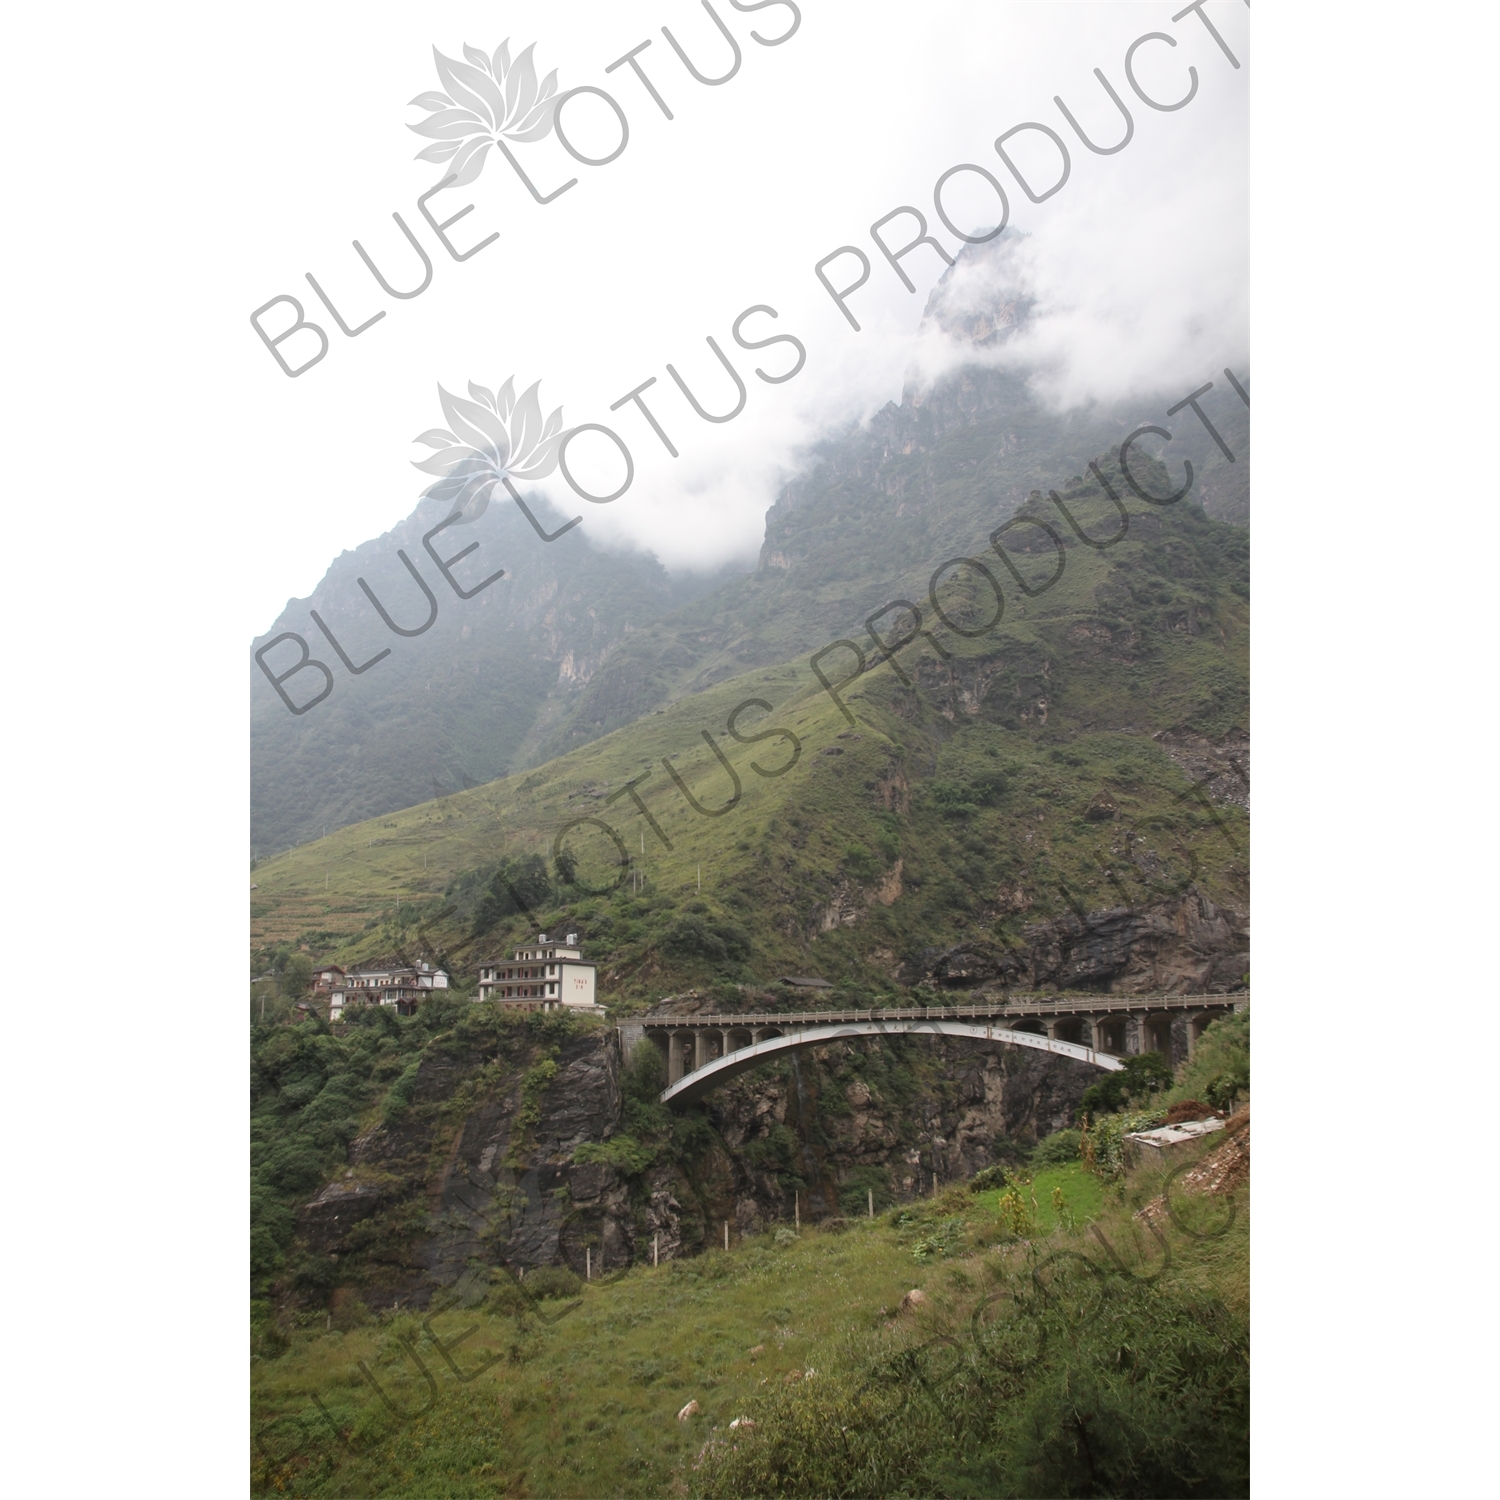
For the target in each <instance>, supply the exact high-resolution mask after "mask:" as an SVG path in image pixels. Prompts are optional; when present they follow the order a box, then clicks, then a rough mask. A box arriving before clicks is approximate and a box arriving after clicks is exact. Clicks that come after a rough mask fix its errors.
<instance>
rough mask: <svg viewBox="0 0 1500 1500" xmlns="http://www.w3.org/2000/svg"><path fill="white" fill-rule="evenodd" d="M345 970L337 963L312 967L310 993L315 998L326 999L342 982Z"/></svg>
mask: <svg viewBox="0 0 1500 1500" xmlns="http://www.w3.org/2000/svg"><path fill="white" fill-rule="evenodd" d="M344 979H345V971H344V970H343V969H341V968H340V967H339V966H338V965H337V964H324V965H323V967H322V968H321V969H314V970H313V974H312V993H313V998H314V999H315V1000H326V999H328V997H329V996H330V995H331V994H332V993H333V992H334V991H335V990H336V989H338V987H339V986H340V985H341V984H343V983H344Z"/></svg>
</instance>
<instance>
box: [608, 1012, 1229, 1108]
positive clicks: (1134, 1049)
mask: <svg viewBox="0 0 1500 1500" xmlns="http://www.w3.org/2000/svg"><path fill="white" fill-rule="evenodd" d="M1249 1003H1250V996H1249V994H1248V993H1246V992H1241V993H1239V994H1233V995H1089V996H1066V995H1064V996H1046V997H1041V996H1031V997H1019V996H1014V995H1012V996H1009V997H1007V998H1004V999H1002V1000H999V1001H996V1002H994V1003H992V1004H989V1005H957V1006H914V1007H907V1008H897V1009H890V1010H827V1011H791V1012H767V1011H761V1012H758V1013H752V1014H748V1015H673V1016H666V1015H663V1016H651V1015H647V1016H644V1017H642V1018H641V1019H640V1020H638V1021H629V1022H626V1023H624V1024H623V1025H621V1026H620V1028H619V1031H620V1044H621V1050H622V1052H623V1054H624V1056H625V1057H626V1058H627V1059H628V1058H629V1057H630V1055H631V1053H632V1052H634V1050H635V1048H636V1047H637V1046H638V1045H639V1044H640V1043H641V1042H642V1041H649V1042H651V1043H652V1044H653V1045H655V1046H656V1047H658V1048H659V1049H660V1050H661V1052H662V1053H663V1054H664V1056H665V1057H666V1060H667V1087H666V1089H665V1091H664V1092H663V1093H662V1096H661V1098H662V1102H663V1103H664V1104H691V1103H694V1102H696V1101H697V1100H698V1099H701V1098H702V1097H703V1096H704V1095H705V1094H706V1093H708V1092H709V1090H710V1089H712V1088H714V1087H715V1086H716V1085H718V1084H720V1083H723V1082H724V1081H725V1080H727V1079H729V1078H733V1077H734V1076H735V1075H736V1074H739V1073H744V1072H747V1071H748V1070H749V1069H751V1068H755V1067H759V1066H760V1064H761V1063H763V1062H766V1061H768V1060H769V1059H770V1058H773V1057H776V1056H779V1055H780V1054H782V1053H785V1052H792V1051H800V1050H802V1049H804V1048H807V1047H820V1046H824V1045H826V1044H827V1043H829V1042H836V1041H844V1040H848V1039H849V1038H852V1037H862V1036H954V1037H964V1038H967V1039H969V1040H971V1041H991V1042H1006V1043H1009V1044H1010V1045H1011V1046H1016V1047H1030V1048H1033V1049H1035V1050H1038V1051H1043V1052H1051V1053H1053V1054H1055V1055H1057V1056H1060V1057H1069V1058H1072V1059H1074V1060H1075V1061H1077V1062H1082V1063H1087V1064H1089V1065H1091V1066H1093V1067H1096V1068H1103V1069H1105V1070H1107V1071H1118V1070H1119V1069H1120V1068H1122V1067H1123V1066H1124V1063H1123V1062H1122V1061H1121V1059H1122V1058H1124V1057H1128V1056H1132V1055H1134V1054H1137V1053H1142V1052H1160V1053H1162V1054H1163V1055H1164V1056H1165V1057H1166V1058H1167V1059H1168V1060H1169V1061H1171V1062H1173V1063H1174V1064H1175V1063H1177V1062H1179V1061H1183V1060H1185V1059H1187V1058H1190V1057H1191V1056H1192V1055H1193V1050H1194V1048H1195V1046H1196V1044H1197V1041H1198V1038H1199V1037H1200V1036H1202V1034H1203V1029H1204V1027H1206V1026H1207V1025H1208V1024H1209V1022H1210V1021H1214V1020H1217V1019H1218V1018H1219V1017H1220V1016H1224V1015H1230V1014H1232V1013H1233V1012H1235V1011H1237V1010H1244V1009H1245V1008H1246V1007H1248V1005H1249Z"/></svg>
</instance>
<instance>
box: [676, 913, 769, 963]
mask: <svg viewBox="0 0 1500 1500" xmlns="http://www.w3.org/2000/svg"><path fill="white" fill-rule="evenodd" d="M662 946H663V947H664V948H669V949H672V950H673V951H674V952H677V953H683V954H687V955H688V956H689V957H694V958H706V959H709V960H710V961H711V962H713V963H725V962H735V961H739V960H741V959H746V958H749V957H750V934H749V933H748V932H746V931H745V929H744V928H743V927H741V926H740V925H739V923H738V922H732V921H730V920H729V918H727V917H714V916H699V915H696V914H692V915H687V916H681V917H678V918H677V920H676V921H675V922H673V923H672V925H671V926H670V927H669V928H668V929H667V931H666V934H665V936H664V937H663V938H662Z"/></svg>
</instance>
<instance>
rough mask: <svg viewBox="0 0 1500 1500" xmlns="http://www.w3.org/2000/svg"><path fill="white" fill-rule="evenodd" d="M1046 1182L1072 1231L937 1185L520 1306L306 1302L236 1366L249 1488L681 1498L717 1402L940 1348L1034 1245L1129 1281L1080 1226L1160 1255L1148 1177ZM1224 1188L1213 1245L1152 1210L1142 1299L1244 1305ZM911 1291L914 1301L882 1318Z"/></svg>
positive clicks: (756, 1410) (1045, 1191) (1137, 1252)
mask: <svg viewBox="0 0 1500 1500" xmlns="http://www.w3.org/2000/svg"><path fill="white" fill-rule="evenodd" d="M1054 1186H1057V1187H1061V1188H1062V1189H1063V1193H1064V1197H1065V1199H1066V1201H1067V1202H1068V1204H1069V1205H1070V1207H1071V1208H1072V1209H1073V1212H1074V1215H1075V1224H1074V1227H1073V1228H1072V1229H1071V1230H1070V1229H1066V1228H1063V1227H1060V1226H1057V1225H1056V1224H1055V1223H1053V1224H1052V1225H1051V1227H1050V1228H1047V1227H1046V1225H1045V1221H1044V1226H1043V1229H1042V1230H1041V1231H1040V1232H1039V1235H1040V1237H1036V1236H1034V1237H1033V1238H1032V1240H1031V1241H1029V1242H1022V1241H1018V1240H1016V1239H1015V1238H1014V1236H1012V1235H1010V1234H1008V1232H1007V1230H1006V1228H1005V1225H1004V1223H1003V1222H1002V1220H1001V1218H1000V1217H999V1216H998V1215H997V1213H996V1203H995V1202H994V1201H992V1200H995V1199H998V1196H999V1195H998V1194H992V1193H984V1194H971V1193H969V1192H968V1191H967V1189H966V1187H964V1186H963V1185H957V1186H955V1187H951V1188H949V1189H947V1190H945V1191H944V1192H943V1193H941V1194H939V1195H938V1197H936V1198H934V1199H928V1200H922V1201H920V1202H918V1203H914V1204H908V1205H905V1206H904V1207H903V1208H901V1209H896V1210H892V1211H890V1212H888V1213H886V1214H884V1215H882V1216H881V1217H879V1218H877V1219H875V1220H874V1221H868V1220H851V1221H850V1222H849V1223H848V1224H847V1225H844V1226H842V1227H841V1228H815V1227H804V1229H803V1231H802V1233H801V1235H800V1237H798V1238H790V1237H789V1234H790V1231H789V1230H787V1229H784V1230H783V1231H782V1233H781V1234H780V1236H779V1237H778V1236H777V1235H764V1236H760V1237H758V1238H755V1239H750V1240H745V1241H740V1242H736V1243H735V1244H734V1245H733V1248H732V1249H731V1250H730V1252H729V1253H727V1254H726V1253H725V1252H723V1251H722V1250H714V1251H710V1252H707V1253H705V1254H704V1255H701V1256H699V1257H697V1258H695V1259H691V1260H679V1261H674V1262H670V1263H668V1264H666V1265H663V1266H661V1267H659V1268H649V1267H644V1268H635V1269H632V1270H630V1271H629V1272H627V1273H625V1274H624V1275H621V1276H619V1277H616V1278H613V1279H611V1280H609V1281H608V1282H605V1283H599V1282H595V1283H593V1284H591V1285H589V1286H587V1287H585V1288H584V1289H583V1290H582V1291H581V1293H580V1295H579V1296H578V1297H577V1298H575V1299H571V1300H568V1301H557V1300H548V1301H547V1302H544V1303H542V1304H540V1305H538V1306H537V1307H535V1308H532V1307H531V1306H530V1305H529V1304H526V1303H525V1302H524V1300H523V1299H522V1298H521V1297H520V1295H519V1292H518V1289H517V1288H516V1287H515V1285H514V1284H513V1283H509V1282H508V1281H507V1282H505V1283H497V1284H496V1285H495V1289H494V1290H491V1291H490V1292H489V1293H488V1295H487V1296H485V1295H484V1293H485V1283H484V1281H483V1274H482V1273H481V1275H480V1277H479V1278H478V1279H477V1282H476V1286H475V1290H474V1293H473V1294H472V1295H471V1296H470V1297H469V1298H468V1299H467V1300H471V1301H473V1300H475V1299H476V1298H477V1297H478V1296H484V1300H483V1301H482V1302H479V1304H478V1305H477V1306H475V1307H474V1308H473V1310H466V1309H464V1308H462V1307H453V1308H450V1309H449V1310H446V1311H443V1312H439V1313H437V1314H435V1315H434V1316H433V1317H432V1318H431V1319H430V1320H429V1321H428V1323H427V1324H426V1325H425V1327H424V1325H423V1323H422V1322H420V1321H419V1319H418V1317H417V1316H416V1315H414V1314H410V1313H402V1312H397V1313H395V1314H393V1315H391V1316H390V1317H388V1318H387V1319H386V1320H384V1321H382V1322H373V1321H365V1322H362V1323H360V1324H359V1325H358V1326H354V1327H350V1328H348V1329H347V1330H346V1331H340V1330H338V1329H330V1328H328V1327H326V1326H325V1319H324V1315H323V1314H318V1315H307V1316H306V1317H305V1318H304V1321H305V1322H306V1323H307V1324H308V1325H309V1326H306V1327H303V1328H299V1329H296V1330H293V1331H292V1332H291V1334H290V1342H289V1345H288V1347H287V1348H286V1349H285V1351H284V1352H283V1353H281V1354H280V1355H279V1357H276V1358H263V1359H257V1360H256V1361H255V1362H254V1364H253V1368H252V1404H253V1431H254V1433H255V1434H257V1441H256V1443H255V1445H254V1446H253V1448H252V1454H251V1464H252V1478H253V1488H254V1490H255V1491H256V1492H258V1493H274V1492H280V1493H285V1494H291V1495H330V1496H332V1495H386V1494H389V1495H419V1494H420V1495H430V1494H443V1495H454V1496H457V1495H501V1494H525V1495H533V1496H585V1495H586V1496H597V1495H651V1496H656V1495H662V1494H669V1493H679V1494H680V1493H683V1492H684V1490H685V1489H686V1488H688V1487H690V1486H696V1485H699V1484H701V1483H703V1482H706V1481H705V1479H704V1476H705V1475H708V1476H709V1478H710V1479H711V1471H712V1463H710V1466H709V1468H708V1469H706V1470H699V1469H696V1468H695V1467H694V1465H695V1463H697V1462H699V1461H700V1459H701V1458H702V1455H703V1450H704V1447H705V1444H707V1443H708V1442H709V1441H710V1439H711V1438H715V1437H717V1439H718V1440H719V1441H720V1442H722V1440H723V1439H724V1437H725V1435H726V1434H727V1433H728V1432H729V1430H730V1429H729V1423H730V1422H732V1421H733V1420H735V1419H736V1418H738V1417H744V1416H752V1415H753V1416H756V1419H757V1421H758V1423H759V1424H760V1427H761V1428H762V1429H764V1430H765V1433H766V1436H767V1438H768V1440H769V1439H770V1438H772V1437H774V1430H773V1429H774V1428H775V1423H776V1422H777V1421H778V1420H782V1418H779V1417H778V1415H777V1413H778V1412H783V1411H784V1409H785V1408H786V1405H787V1403H788V1402H792V1403H795V1402H797V1401H800V1400H802V1399H803V1393H806V1397H807V1399H808V1400H813V1399H815V1397H814V1393H815V1392H817V1391H818V1390H819V1383H820V1382H825V1383H827V1382H833V1383H836V1382H839V1381H844V1382H846V1383H847V1382H848V1381H851V1380H855V1379H856V1377H860V1378H862V1377H863V1375H867V1374H868V1372H869V1371H870V1370H871V1369H873V1368H875V1366H876V1364H879V1362H881V1361H885V1362H887V1363H888V1362H889V1361H890V1360H891V1359H892V1358H893V1357H894V1356H896V1355H898V1354H900V1353H901V1352H902V1351H910V1350H912V1349H915V1348H917V1347H918V1346H924V1347H925V1346H926V1344H927V1343H928V1342H930V1341H931V1340H932V1339H933V1338H935V1337H936V1338H939V1339H945V1338H946V1339H948V1340H949V1341H950V1342H951V1341H952V1339H953V1338H954V1337H955V1336H956V1334H957V1333H959V1332H961V1331H962V1329H963V1328H964V1327H968V1326H969V1324H970V1321H971V1319H970V1314H971V1313H972V1312H973V1310H974V1309H975V1308H976V1307H977V1306H978V1304H979V1303H980V1302H981V1301H982V1300H983V1299H984V1298H985V1297H986V1296H987V1295H991V1300H992V1294H991V1293H990V1291H989V1289H992V1288H994V1287H996V1286H999V1285H1001V1284H1003V1283H1005V1281H1006V1278H1007V1277H1010V1278H1014V1277H1015V1276H1020V1277H1022V1279H1023V1281H1024V1280H1025V1278H1026V1277H1027V1276H1029V1275H1030V1270H1031V1269H1032V1268H1035V1267H1036V1266H1038V1265H1040V1264H1045V1257H1046V1256H1047V1255H1048V1254H1051V1253H1052V1252H1054V1251H1057V1250H1068V1251H1072V1252H1075V1254H1085V1253H1086V1254H1088V1255H1090V1256H1091V1258H1093V1259H1095V1260H1096V1261H1098V1262H1099V1263H1100V1265H1101V1266H1102V1267H1103V1268H1104V1271H1105V1272H1107V1274H1108V1275H1109V1276H1111V1277H1114V1278H1118V1279H1119V1280H1120V1282H1121V1285H1125V1284H1127V1283H1129V1276H1122V1275H1121V1272H1120V1270H1119V1269H1118V1267H1115V1266H1112V1265H1111V1262H1110V1258H1109V1256H1108V1255H1106V1253H1105V1251H1104V1250H1103V1249H1102V1248H1101V1246H1102V1244H1103V1241H1101V1240H1098V1239H1097V1238H1096V1229H1095V1228H1091V1227H1089V1226H1091V1225H1092V1226H1096V1228H1097V1232H1098V1233H1099V1234H1102V1235H1103V1236H1104V1237H1105V1239H1107V1240H1108V1242H1109V1244H1110V1246H1111V1247H1112V1253H1113V1254H1114V1255H1115V1256H1116V1257H1118V1259H1119V1262H1120V1264H1122V1265H1123V1266H1124V1267H1125V1268H1126V1270H1127V1271H1130V1272H1134V1273H1135V1274H1136V1275H1137V1276H1149V1275H1150V1274H1151V1273H1152V1272H1154V1271H1155V1270H1157V1269H1159V1264H1160V1259H1161V1252H1160V1251H1159V1249H1157V1248H1156V1246H1155V1243H1154V1242H1152V1241H1150V1240H1149V1239H1147V1238H1146V1237H1143V1236H1142V1235H1141V1234H1140V1233H1139V1231H1138V1227H1137V1230H1136V1232H1134V1233H1133V1232H1132V1224H1133V1223H1134V1222H1135V1221H1134V1220H1133V1219H1132V1214H1133V1212H1134V1209H1135V1208H1136V1207H1137V1206H1139V1203H1140V1202H1144V1201H1146V1200H1147V1199H1148V1198H1150V1197H1151V1196H1153V1195H1154V1193H1155V1192H1157V1191H1159V1182H1157V1181H1156V1180H1155V1179H1152V1178H1142V1177H1136V1178H1132V1179H1129V1180H1128V1181H1127V1183H1126V1184H1125V1185H1123V1186H1122V1187H1120V1188H1116V1189H1109V1190H1105V1189H1103V1188H1102V1187H1101V1186H1100V1184H1099V1183H1098V1182H1097V1181H1094V1180H1093V1179H1091V1178H1088V1177H1087V1174H1085V1173H1084V1172H1083V1170H1082V1168H1081V1166H1078V1165H1076V1164H1070V1165H1068V1166H1065V1167H1057V1168H1047V1169H1044V1170H1043V1171H1041V1172H1038V1173H1037V1175H1036V1178H1035V1180H1034V1183H1033V1187H1034V1189H1035V1190H1036V1196H1037V1198H1038V1200H1039V1202H1042V1203H1044V1204H1045V1205H1046V1209H1047V1210H1050V1199H1051V1189H1052V1188H1053V1187H1054ZM1241 1198H1242V1200H1243V1201H1242V1203H1241V1205H1240V1211H1239V1212H1237V1214H1236V1215H1235V1217H1234V1220H1233V1222H1232V1223H1231V1225H1230V1228H1229V1230H1228V1232H1227V1233H1225V1234H1224V1235H1222V1236H1220V1237H1219V1238H1217V1239H1210V1240H1205V1241H1198V1240H1194V1239H1191V1238H1189V1237H1187V1236H1185V1235H1182V1234H1180V1233H1179V1232H1177V1231H1176V1230H1175V1229H1173V1228H1172V1227H1171V1226H1170V1225H1168V1228H1167V1236H1168V1238H1169V1240H1170V1251H1171V1263H1170V1265H1169V1266H1168V1267H1167V1269H1166V1271H1165V1272H1164V1273H1163V1276H1162V1278H1161V1280H1160V1281H1159V1282H1157V1283H1153V1284H1152V1287H1153V1291H1152V1295H1162V1296H1165V1295H1177V1294H1179V1293H1180V1294H1182V1295H1188V1294H1199V1295H1201V1294H1202V1293H1204V1292H1205V1291H1207V1292H1209V1293H1212V1294H1214V1295H1215V1296H1217V1297H1218V1299H1219V1300H1220V1301H1222V1302H1223V1303H1225V1304H1226V1305H1227V1306H1228V1308H1229V1316H1230V1317H1231V1319H1243V1318H1245V1317H1246V1316H1247V1313H1248V1307H1247V1303H1246V1288H1247V1287H1248V1254H1249V1240H1248V1235H1249V1222H1248V1218H1249V1216H1248V1192H1247V1191H1246V1192H1244V1193H1242V1194H1241ZM1221 1217H1222V1215H1221ZM955 1220H957V1221H961V1225H962V1227H961V1228H960V1229H958V1230H956V1231H954V1230H952V1229H951V1226H952V1224H953V1223H954V1221H955ZM945 1226H949V1228H948V1229H947V1230H946V1231H945ZM943 1232H946V1233H947V1235H948V1239H949V1245H948V1249H947V1250H946V1251H945V1252H939V1253H936V1254H932V1255H930V1256H929V1257H928V1258H926V1259H918V1258H917V1257H916V1255H915V1254H914V1247H916V1246H918V1245H920V1244H922V1243H924V1242H927V1241H930V1240H931V1239H932V1238H933V1237H934V1235H935V1234H939V1233H943ZM778 1239H779V1242H778ZM1142 1247H1144V1248H1142ZM1018 1284H1020V1283H1018ZM1112 1284H1113V1283H1112ZM912 1288H920V1289H922V1290H923V1291H924V1292H925V1293H926V1295H927V1297H928V1302H927V1304H926V1305H925V1306H924V1307H923V1308H922V1309H920V1310H919V1312H918V1313H917V1314H915V1315H912V1314H903V1315H897V1314H896V1312H895V1310H896V1308H897V1306H898V1304H899V1303H900V1300H901V1298H902V1297H903V1296H904V1294H905V1293H906V1292H907V1291H908V1290H910V1289H912ZM1142 1295H1144V1293H1142ZM507 1308H508V1309H509V1310H507ZM470 1328H472V1329H473V1330H474V1331H473V1332H472V1333H470V1334H468V1335H467V1336H466V1335H465V1330H466V1329H470ZM434 1336H436V1340H440V1341H441V1342H442V1343H443V1344H444V1345H445V1346H446V1348H447V1357H446V1358H445V1356H444V1354H443V1352H442V1350H440V1349H439V1348H438V1347H437V1344H436V1343H435V1342H434ZM403 1341H404V1342H403ZM450 1359H451V1361H452V1364H453V1365H454V1366H456V1367H457V1369H456V1372H455V1370H454V1369H453V1368H450V1365H449V1360H450ZM361 1361H363V1362H364V1365H365V1367H366V1369H368V1371H369V1372H370V1374H371V1376H373V1377H374V1379H375V1380H376V1381H378V1382H379V1384H380V1386H381V1388H382V1389H383V1390H384V1392H385V1394H386V1397H388V1398H389V1400H390V1402H391V1406H392V1407H393V1408H394V1411H395V1413H406V1414H409V1419H407V1420H403V1419H402V1418H401V1417H399V1416H397V1415H395V1414H393V1411H392V1409H390V1408H388V1407H387V1406H386V1405H385V1404H384V1402H383V1400H382V1398H381V1397H380V1396H378V1395H377V1394H376V1393H375V1391H374V1390H373V1389H372V1388H371V1385H370V1383H369V1382H368V1381H367V1380H366V1378H365V1377H364V1375H362V1373H361V1370H360V1362H361ZM418 1361H420V1366H421V1368H419V1366H418ZM872 1361H873V1362H875V1363H872ZM424 1368H425V1371H426V1373H425V1375H424V1373H423V1369H424ZM829 1389H833V1386H832V1385H830V1386H829ZM314 1398H316V1399H317V1400H318V1401H320V1402H321V1403H322V1407H323V1409H324V1412H326V1416H325V1415H324V1414H323V1412H320V1411H319V1409H318V1407H317V1406H316V1405H315V1404H314ZM694 1400H695V1401H697V1402H698V1405H699V1411H698V1413H697V1414H696V1415H695V1416H693V1417H691V1418H690V1419H689V1420H687V1421H685V1422H679V1421H678V1420H677V1412H678V1411H679V1410H680V1409H681V1408H682V1407H683V1406H684V1405H685V1404H686V1403H688V1402H689V1401H694ZM333 1427H337V1428H338V1430H339V1432H338V1435H337V1436H336V1435H335V1433H334V1431H333V1430H332V1428H333ZM716 1451H717V1450H716Z"/></svg>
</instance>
